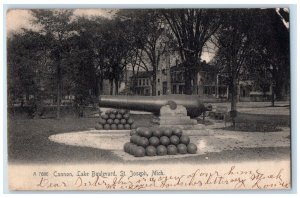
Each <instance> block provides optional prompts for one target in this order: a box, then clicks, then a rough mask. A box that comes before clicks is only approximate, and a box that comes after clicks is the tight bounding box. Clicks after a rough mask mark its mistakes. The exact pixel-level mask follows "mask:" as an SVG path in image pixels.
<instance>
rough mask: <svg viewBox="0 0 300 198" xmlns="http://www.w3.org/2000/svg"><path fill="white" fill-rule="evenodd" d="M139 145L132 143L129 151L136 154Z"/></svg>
mask: <svg viewBox="0 0 300 198" xmlns="http://www.w3.org/2000/svg"><path fill="white" fill-rule="evenodd" d="M137 147H138V146H137V145H135V144H131V145H130V146H129V153H130V154H131V155H134V153H135V149H136V148H137Z"/></svg>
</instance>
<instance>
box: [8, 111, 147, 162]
mask: <svg viewBox="0 0 300 198" xmlns="http://www.w3.org/2000/svg"><path fill="white" fill-rule="evenodd" d="M98 119H99V118H76V117H73V118H72V117H68V118H62V119H60V120H57V119H13V118H10V119H9V120H8V136H7V137H8V159H9V161H10V162H15V163H18V162H22V163H24V162H25V163H31V162H32V163H43V162H46V161H47V162H51V163H70V162H77V163H80V162H82V163H83V162H86V161H89V162H93V161H95V162H97V161H99V162H100V161H117V160H118V159H117V157H115V156H114V155H113V153H112V152H110V151H106V150H99V149H93V148H85V147H74V146H68V145H63V144H58V143H55V142H52V141H50V140H49V139H48V137H49V136H51V135H53V134H57V133H66V132H72V131H83V130H89V129H93V128H94V126H95V124H96V123H97V120H98ZM133 119H134V120H136V125H137V126H145V124H144V123H150V119H151V115H143V116H140V115H134V116H133Z"/></svg>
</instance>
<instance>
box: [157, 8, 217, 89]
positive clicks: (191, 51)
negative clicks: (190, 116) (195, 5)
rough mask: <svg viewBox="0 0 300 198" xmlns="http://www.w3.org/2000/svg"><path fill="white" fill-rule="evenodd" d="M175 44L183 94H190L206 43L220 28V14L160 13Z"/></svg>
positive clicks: (211, 11) (192, 11)
mask: <svg viewBox="0 0 300 198" xmlns="http://www.w3.org/2000/svg"><path fill="white" fill-rule="evenodd" d="M162 13H163V15H164V17H165V19H166V20H167V22H168V24H169V26H170V28H171V29H172V31H173V33H174V35H175V37H176V40H177V43H178V50H179V54H180V57H181V61H182V63H183V65H184V67H185V94H192V93H193V87H192V83H191V79H192V75H193V74H195V73H196V70H197V69H198V66H199V63H200V57H201V54H202V51H203V48H204V46H205V44H206V42H207V41H208V40H209V39H210V38H211V37H212V35H214V34H215V32H216V31H217V30H218V29H219V28H220V26H221V21H222V17H221V14H222V12H221V11H220V10H216V9H172V10H170V9H166V10H163V11H162Z"/></svg>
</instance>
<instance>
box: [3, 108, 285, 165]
mask: <svg viewBox="0 0 300 198" xmlns="http://www.w3.org/2000/svg"><path fill="white" fill-rule="evenodd" d="M132 118H133V119H134V120H135V123H136V125H137V126H150V125H152V124H151V118H152V115H149V114H148V115H144V114H143V115H140V114H139V115H132ZM98 119H99V118H95V117H94V118H93V117H90V118H77V117H66V118H62V119H60V120H57V119H20V118H15V119H14V118H10V119H9V121H8V157H9V162H13V163H45V162H47V163H60V164H63V163H74V162H76V163H86V162H88V163H92V162H122V160H121V159H120V158H118V157H117V156H116V155H115V154H113V152H111V151H108V150H100V149H94V148H87V147H76V146H69V145H64V144H59V143H55V142H52V141H50V140H49V139H48V137H49V136H51V135H53V134H57V133H66V132H72V131H82V130H89V129H93V128H94V126H95V124H96V123H97V120H98ZM263 125H266V126H270V125H274V126H276V127H280V126H290V118H289V116H287V115H286V116H283V115H255V114H245V113H242V114H240V116H239V123H238V125H237V129H236V130H239V129H240V128H239V126H243V127H244V128H247V127H251V126H263ZM252 129H253V128H252ZM224 130H230V127H229V128H224ZM256 132H257V131H256ZM264 132H265V131H264ZM255 152H256V151H255ZM272 152H275V151H272ZM276 152H277V151H276ZM286 152H287V151H284V152H283V153H286ZM250 153H251V152H250ZM228 155H229V154H228ZM254 155H255V154H254ZM216 156H219V154H216ZM191 160H192V161H194V160H196V159H191Z"/></svg>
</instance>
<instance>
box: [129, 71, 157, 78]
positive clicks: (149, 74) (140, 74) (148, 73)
mask: <svg viewBox="0 0 300 198" xmlns="http://www.w3.org/2000/svg"><path fill="white" fill-rule="evenodd" d="M133 77H136V78H150V77H152V71H139V72H138V73H136V74H135V75H132V78H133Z"/></svg>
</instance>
